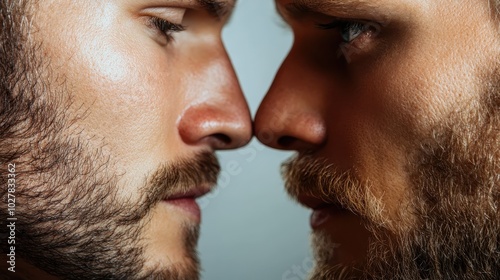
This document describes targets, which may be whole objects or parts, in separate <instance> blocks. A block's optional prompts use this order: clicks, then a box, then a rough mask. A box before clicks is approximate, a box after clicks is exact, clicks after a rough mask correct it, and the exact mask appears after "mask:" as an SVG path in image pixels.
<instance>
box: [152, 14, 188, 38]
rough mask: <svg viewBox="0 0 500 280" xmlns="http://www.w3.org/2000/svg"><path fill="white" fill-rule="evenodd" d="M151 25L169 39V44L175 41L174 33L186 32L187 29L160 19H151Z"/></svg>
mask: <svg viewBox="0 0 500 280" xmlns="http://www.w3.org/2000/svg"><path fill="white" fill-rule="evenodd" d="M149 25H150V26H151V27H152V28H154V29H156V30H158V31H159V32H161V33H162V34H163V35H164V36H165V37H166V38H167V42H171V41H173V40H174V37H173V34H174V33H177V32H181V31H184V30H186V27H185V26H184V25H182V24H176V23H172V22H170V21H168V20H165V19H162V18H159V17H151V18H150V19H149Z"/></svg>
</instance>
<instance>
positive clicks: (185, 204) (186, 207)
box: [165, 198, 201, 222]
mask: <svg viewBox="0 0 500 280" xmlns="http://www.w3.org/2000/svg"><path fill="white" fill-rule="evenodd" d="M165 202H166V203H168V204H170V205H173V206H176V207H178V208H180V209H182V210H183V211H185V212H187V213H189V214H190V215H191V216H193V217H194V218H195V220H196V221H198V222H200V221H201V209H200V206H199V205H198V203H196V201H195V200H194V198H176V199H168V200H165Z"/></svg>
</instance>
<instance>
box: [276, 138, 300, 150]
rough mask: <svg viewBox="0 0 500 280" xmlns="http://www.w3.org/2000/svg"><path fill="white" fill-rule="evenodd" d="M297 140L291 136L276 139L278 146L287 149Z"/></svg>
mask: <svg viewBox="0 0 500 280" xmlns="http://www.w3.org/2000/svg"><path fill="white" fill-rule="evenodd" d="M296 140H297V139H296V138H295V137H291V136H282V137H280V138H279V139H278V145H280V146H282V147H284V148H287V147H289V146H290V145H292V144H293V142H295V141H296Z"/></svg>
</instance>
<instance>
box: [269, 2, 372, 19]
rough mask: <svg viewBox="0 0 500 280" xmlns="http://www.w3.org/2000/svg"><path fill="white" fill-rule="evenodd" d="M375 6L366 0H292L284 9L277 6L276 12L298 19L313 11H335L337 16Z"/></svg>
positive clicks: (361, 11) (367, 9)
mask: <svg viewBox="0 0 500 280" xmlns="http://www.w3.org/2000/svg"><path fill="white" fill-rule="evenodd" d="M374 7H375V5H373V3H371V2H370V1H366V0H324V1H318V0H293V1H291V2H290V3H288V4H286V5H285V6H284V11H282V10H280V9H279V8H278V13H279V14H280V15H281V16H282V17H284V14H283V12H286V15H287V16H290V17H291V18H293V19H300V18H302V17H304V16H306V15H310V14H314V13H335V15H337V16H347V17H349V16H350V15H359V14H364V13H367V12H370V10H372V9H373V8H374Z"/></svg>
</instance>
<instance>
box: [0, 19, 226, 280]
mask: <svg viewBox="0 0 500 280" xmlns="http://www.w3.org/2000/svg"><path fill="white" fill-rule="evenodd" d="M20 14H21V13H20ZM12 30H14V31H15V29H14V28H13V29H12ZM14 31H13V32H14ZM16 32H19V30H17V31H16ZM16 39H17V40H19V41H20V42H22V43H19V45H17V46H16V47H14V46H12V47H11V48H10V49H12V52H9V53H8V54H5V57H0V58H1V59H2V61H0V62H2V65H5V64H6V63H12V67H11V68H9V67H4V68H3V69H2V71H4V72H5V71H7V72H8V71H10V72H8V73H4V72H2V73H3V74H5V75H3V76H2V79H3V80H2V83H1V88H0V89H1V90H2V92H1V94H2V99H1V101H0V106H1V107H0V109H1V110H0V112H2V114H0V124H1V128H0V159H1V161H2V162H3V163H15V164H16V171H17V174H16V182H17V188H16V194H15V195H16V217H17V222H16V243H17V244H19V246H17V247H16V257H17V258H18V261H21V260H24V261H27V262H28V263H30V264H31V265H34V266H35V267H37V268H38V269H41V270H43V271H46V272H48V273H49V274H51V275H54V276H58V277H62V278H64V279H165V280H168V279H172V280H173V279H175V280H195V279H199V264H198V259H197V255H196V243H197V240H198V235H199V234H198V232H199V224H197V223H195V222H191V221H185V222H183V223H182V225H181V226H180V227H181V228H173V229H172V230H176V231H179V232H180V234H181V235H182V238H183V241H182V242H183V248H184V254H185V256H184V257H183V258H182V259H181V260H176V259H173V260H172V263H173V264H172V265H168V264H163V265H162V264H158V263H155V262H154V260H150V259H149V257H148V256H147V255H146V250H147V248H148V246H149V247H150V246H151V244H150V243H151V240H150V239H151V237H150V236H146V235H145V234H144V233H145V230H146V228H147V227H148V225H149V224H150V223H151V218H152V215H153V213H154V212H155V211H154V210H155V209H156V208H157V207H158V205H159V204H161V203H164V202H163V200H164V199H165V198H168V197H169V196H171V195H174V194H179V193H181V194H182V193H184V192H187V191H188V190H190V189H192V188H193V187H196V186H201V185H215V184H216V181H217V177H218V173H219V170H220V167H219V164H218V161H217V159H216V157H215V156H214V155H213V153H211V152H203V153H199V154H197V155H195V156H192V157H191V158H184V159H175V160H174V159H171V160H170V161H166V162H165V163H164V164H162V165H160V166H158V167H157V168H156V170H152V171H151V172H150V174H144V181H143V185H142V186H137V187H136V188H135V189H134V190H133V193H131V194H123V191H122V190H123V189H125V186H126V185H125V184H126V179H124V180H122V179H123V177H124V175H126V174H124V173H123V172H122V171H118V170H117V169H116V168H115V167H116V165H118V157H116V156H114V155H111V154H110V153H109V152H105V146H106V139H99V137H98V136H92V135H90V136H89V135H87V134H86V131H85V127H83V126H80V125H79V123H80V120H82V119H83V118H85V112H83V113H82V114H75V112H74V111H72V110H71V109H70V107H72V105H74V104H73V100H72V98H71V95H72V93H71V92H70V91H69V90H68V89H67V83H66V82H67V81H65V79H64V77H53V76H51V75H52V74H51V73H52V72H51V67H50V62H47V61H44V60H43V58H42V57H40V56H39V55H40V53H41V52H40V49H41V48H40V47H36V46H34V44H32V42H29V43H28V41H22V40H20V39H19V38H17V37H14V36H13V38H12V40H10V41H11V42H14V43H15V42H16ZM6 41H7V42H8V41H9V40H6ZM14 43H13V44H14ZM49 78H51V79H49ZM48 81H64V82H61V83H60V84H53V83H51V82H48ZM83 111H85V110H83ZM94 138H95V139H98V141H93V140H95V139H94ZM96 143H101V144H100V145H99V144H96ZM5 172H6V169H2V171H1V172H0V181H2V182H6V181H7V174H6V173H5ZM0 195H1V196H2V197H3V198H4V200H5V201H6V197H7V188H3V189H2V191H1V192H0ZM1 211H2V212H1V214H2V217H7V213H6V211H7V209H6V208H2V210H1ZM155 222H156V221H155ZM162 222H168V221H162ZM5 223H6V219H2V221H1V222H0V225H1V226H2V227H4V228H5V227H6V224H5ZM176 227H177V226H176ZM2 248H3V249H2V250H6V249H7V247H5V246H3V247H2ZM149 261H152V262H153V265H149V263H148V262H149ZM19 263H20V262H19ZM21 268H22V267H19V266H18V268H17V269H18V270H21ZM20 275H21V276H22V274H20Z"/></svg>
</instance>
